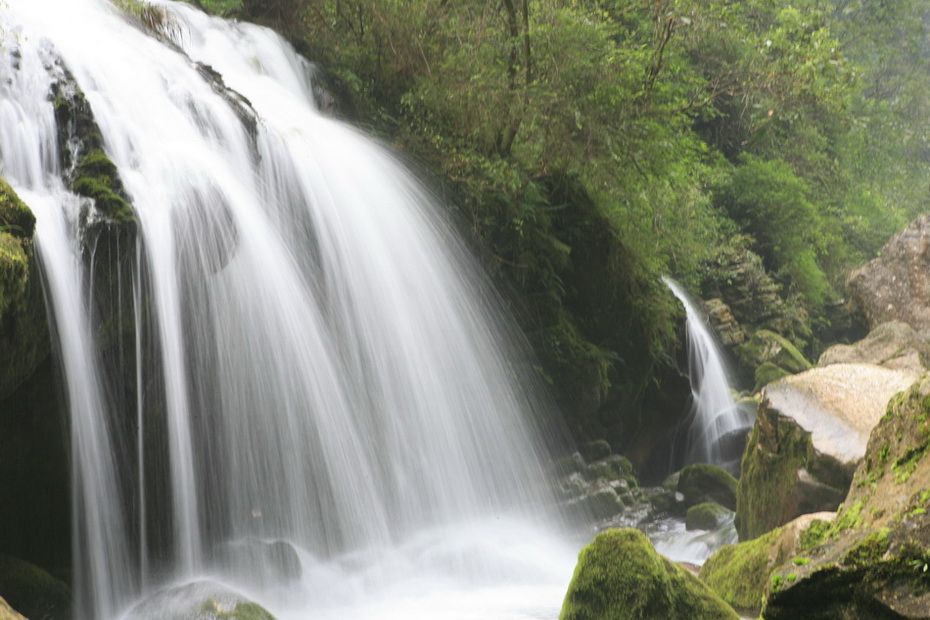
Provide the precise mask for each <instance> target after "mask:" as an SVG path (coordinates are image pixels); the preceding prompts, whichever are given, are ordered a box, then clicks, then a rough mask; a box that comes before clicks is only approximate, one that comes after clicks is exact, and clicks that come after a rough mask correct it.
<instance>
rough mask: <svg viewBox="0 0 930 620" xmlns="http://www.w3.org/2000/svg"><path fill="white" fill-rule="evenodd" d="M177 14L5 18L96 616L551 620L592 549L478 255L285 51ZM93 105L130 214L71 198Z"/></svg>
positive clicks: (87, 585)
mask: <svg viewBox="0 0 930 620" xmlns="http://www.w3.org/2000/svg"><path fill="white" fill-rule="evenodd" d="M158 6H164V7H166V10H167V18H168V19H169V20H170V24H171V26H170V31H171V33H173V35H175V36H174V37H173V38H174V41H173V42H166V41H164V40H160V39H159V38H158V37H154V36H152V35H151V34H146V33H144V32H142V31H141V30H140V29H138V28H134V27H132V26H130V25H129V24H128V23H127V21H126V20H125V18H123V17H122V16H121V15H120V14H119V12H118V11H117V10H115V9H114V8H113V6H112V5H110V4H109V3H108V2H106V1H105V0H7V1H6V2H4V3H3V4H2V5H0V33H2V36H3V48H2V50H0V51H2V54H3V61H2V63H0V165H2V171H0V173H2V174H3V175H4V176H5V177H6V178H8V180H9V181H10V182H11V183H12V184H13V186H14V187H15V188H16V189H17V191H18V192H20V194H21V195H22V196H23V198H24V199H25V200H26V202H27V203H28V204H30V205H31V206H32V208H33V210H34V211H35V213H36V217H37V220H38V223H37V239H38V241H37V246H38V254H39V257H40V260H41V263H42V266H43V271H44V273H45V274H46V281H47V289H48V291H49V300H50V306H51V313H52V315H53V316H52V320H53V321H54V322H55V324H56V332H57V333H58V334H59V346H58V348H59V352H60V355H61V359H62V365H63V367H64V371H65V373H64V374H65V378H66V382H67V393H68V396H69V407H70V409H71V427H72V432H71V441H72V458H73V470H74V474H73V489H74V491H73V492H74V508H75V525H74V540H75V567H74V574H75V579H76V591H77V612H76V617H81V618H104V619H108V618H114V617H118V616H120V615H121V614H122V613H123V612H124V610H126V609H128V608H130V607H131V606H132V605H133V604H134V601H136V600H138V599H140V598H141V597H144V596H146V595H147V594H150V593H152V592H154V591H156V590H158V589H159V588H162V587H164V586H166V585H168V584H172V583H179V582H190V581H194V580H198V579H201V578H202V577H203V576H204V575H210V576H211V578H213V579H216V580H222V581H224V582H225V583H227V584H229V583H232V584H235V587H236V588H238V589H239V590H240V591H245V592H247V593H248V594H249V595H250V596H252V597H253V598H255V599H256V600H258V601H259V602H261V603H262V604H264V605H266V606H267V607H268V608H269V609H270V610H271V611H272V612H274V613H275V614H276V615H278V617H280V618H288V617H293V618H306V617H308V616H312V617H333V618H352V617H358V618H369V617H379V618H390V617H398V618H400V617H403V618H411V617H423V618H440V617H447V618H468V617H475V618H479V617H480V618H489V617H490V618H493V617H501V618H503V617H506V618H532V617H549V616H553V615H554V613H555V610H557V609H558V606H559V604H560V602H561V597H562V595H563V593H564V588H565V586H566V584H567V582H568V578H569V577H570V573H571V570H572V567H573V565H574V552H573V550H571V549H569V548H566V547H563V546H562V545H561V544H560V543H558V542H557V540H556V539H555V538H554V537H553V536H552V535H550V534H548V533H546V529H545V528H544V526H543V525H542V524H541V523H538V522H536V521H532V520H529V519H527V517H526V515H527V514H528V513H530V512H531V511H535V512H537V513H538V512H541V508H540V506H541V505H543V504H544V503H546V502H547V501H549V500H548V498H547V497H546V493H545V492H544V491H543V490H542V489H543V487H544V485H543V484H542V483H541V480H542V475H541V472H540V470H539V466H538V457H537V455H536V453H535V449H534V442H535V438H534V432H533V431H532V430H531V429H530V428H529V427H528V426H527V423H526V422H525V420H524V418H525V417H526V415H527V414H528V413H529V412H531V411H532V409H533V408H534V407H535V405H534V404H533V403H532V402H531V400H532V399H531V398H530V397H529V395H528V394H526V393H524V392H523V391H522V390H521V389H520V388H519V387H517V385H518V384H517V382H516V381H514V380H513V378H516V377H517V376H518V374H519V373H518V371H517V369H516V367H515V366H514V365H513V363H512V362H510V361H508V359H507V358H506V357H504V356H503V355H502V354H501V352H500V351H499V345H498V343H499V342H502V341H506V340H507V334H506V333H504V330H503V329H501V328H499V327H496V326H495V324H494V323H492V322H491V321H489V319H488V318H487V317H488V316H489V310H490V309H492V308H493V306H494V304H493V299H492V298H491V297H490V296H489V295H487V294H486V293H485V287H484V285H483V283H482V281H481V280H480V278H479V277H477V276H476V275H475V271H474V269H473V267H472V265H471V264H470V262H469V260H468V258H467V257H466V256H465V255H464V254H463V253H462V251H461V249H459V246H458V244H457V243H456V241H455V239H454V238H453V237H452V236H451V235H450V234H449V232H448V230H447V226H446V225H445V224H444V223H443V222H442V220H441V218H438V217H437V215H436V214H435V213H434V212H433V209H432V207H431V205H430V202H429V200H428V197H427V196H426V195H424V193H423V191H422V190H421V189H420V188H419V187H418V185H417V184H416V183H415V182H414V181H413V180H412V179H411V178H410V176H409V174H408V173H407V172H405V171H404V170H403V169H402V167H400V166H399V165H398V164H397V163H395V162H394V161H393V160H392V159H391V157H390V156H388V155H387V154H386V153H385V152H384V151H383V150H382V149H381V148H379V147H377V146H375V145H373V144H372V143H371V142H370V141H368V140H366V139H365V138H364V137H363V136H361V135H359V134H358V133H357V132H355V131H353V130H352V129H349V128H347V127H345V126H343V125H341V124H339V123H337V122H334V121H332V120H330V119H327V118H325V117H324V116H322V115H321V114H320V113H319V112H318V111H317V110H316V109H315V108H314V105H313V98H312V90H311V89H312V84H311V81H310V79H309V75H310V70H309V67H308V66H307V65H306V63H305V61H303V60H302V59H300V58H299V57H298V56H297V55H296V54H295V53H294V52H293V51H292V50H291V49H290V48H289V47H288V46H287V45H285V44H284V43H283V42H282V41H281V40H280V39H279V38H278V37H277V36H276V35H274V34H273V33H271V32H270V31H268V30H265V29H261V28H258V27H255V26H250V25H245V24H234V23H228V22H225V21H222V20H218V19H214V18H209V17H207V16H205V15H203V14H201V13H199V12H197V11H195V10H194V9H192V8H190V7H188V6H186V5H177V4H173V3H164V4H162V3H159V4H158ZM162 39H164V37H162ZM208 65H209V66H210V67H212V69H209V68H208ZM220 76H221V77H220ZM75 91H80V92H81V93H83V95H82V97H85V98H86V102H87V106H88V107H89V109H90V110H92V112H93V119H94V120H95V121H96V125H97V127H95V128H92V131H98V130H99V140H100V142H101V145H102V147H103V149H104V150H105V151H106V153H107V154H108V155H109V157H110V158H111V159H112V161H113V162H114V163H115V164H116V168H117V170H118V173H119V177H120V178H121V181H122V184H123V185H124V187H125V195H126V196H127V197H129V198H131V202H132V207H133V219H132V221H131V222H129V223H127V222H125V221H122V222H121V223H114V222H113V220H112V217H110V219H108V217H107V216H105V215H104V214H101V213H96V212H95V211H94V210H93V209H92V208H91V204H90V203H89V201H88V200H87V199H85V198H82V197H80V196H78V195H76V194H75V193H73V192H72V191H71V190H73V189H74V185H75V183H74V182H73V176H74V172H75V162H74V161H70V162H63V161H62V160H63V159H66V158H65V157H63V156H62V155H61V153H62V152H65V151H67V152H69V153H71V154H72V156H73V157H72V159H77V158H78V157H80V156H82V155H87V151H88V150H89V148H90V147H89V146H88V144H87V139H86V138H82V137H81V135H80V134H79V132H78V130H79V129H80V127H75V125H80V123H76V122H71V123H70V125H69V126H67V127H65V126H62V115H61V110H60V109H59V108H60V107H61V106H62V105H63V104H62V100H63V99H66V98H67V97H66V95H68V93H70V95H71V96H72V98H71V99H70V101H71V104H72V105H73V104H74V101H75V99H74V93H75ZM72 121H73V119H72ZM85 125H86V123H85ZM84 129H85V130H86V129H87V128H86V127H84ZM82 139H83V140H84V142H82ZM69 175H70V176H69ZM69 179H70V182H69ZM120 217H121V218H123V219H125V218H126V214H122V215H121V216H120ZM281 541H286V544H285V543H282V542H281ZM282 545H283V546H282ZM243 550H245V552H243ZM269 550H271V551H269ZM272 551H273V552H272ZM282 557H283V558H284V560H286V561H284V560H282ZM268 558H273V559H275V558H276V560H275V561H274V562H270V566H269V565H266V564H269V563H268V562H265V560H267V559H268ZM296 558H299V560H300V561H299V565H302V567H303V568H302V570H298V571H297V574H294V571H292V570H291V571H285V572H287V576H288V579H290V580H291V581H290V582H288V583H289V585H288V583H285V582H287V580H286V579H284V578H282V576H281V574H280V573H275V572H274V570H282V567H284V568H287V567H289V566H290V567H292V563H291V562H290V560H291V559H296ZM269 571H272V572H269ZM197 592H199V591H197ZM140 609H145V608H144V607H143V608H140ZM139 613H141V612H139ZM151 613H152V614H154V615H151V614H150V615H151V617H159V616H158V614H159V613H162V614H163V613H165V612H164V611H161V612H159V611H154V612H151Z"/></svg>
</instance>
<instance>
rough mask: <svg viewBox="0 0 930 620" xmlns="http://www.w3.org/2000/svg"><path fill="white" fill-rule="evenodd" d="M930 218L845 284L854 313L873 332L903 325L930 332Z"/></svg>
mask: <svg viewBox="0 0 930 620" xmlns="http://www.w3.org/2000/svg"><path fill="white" fill-rule="evenodd" d="M928 267H930V215H924V216H921V217H920V218H918V219H916V220H914V221H913V222H911V224H910V225H909V226H908V227H907V228H906V229H904V230H903V231H901V232H900V233H898V234H897V235H895V236H894V237H892V238H891V240H889V241H888V243H887V244H885V246H884V247H883V248H882V251H881V256H879V257H878V258H875V259H873V260H872V261H870V262H869V263H868V264H866V265H865V266H863V267H861V268H859V269H857V270H855V271H854V272H852V274H851V275H850V276H849V278H848V280H847V281H846V289H847V291H848V293H849V304H850V310H851V312H852V313H853V314H854V315H855V316H856V317H858V319H859V320H860V321H861V322H862V323H864V324H865V325H867V326H868V328H869V329H874V328H876V327H878V326H879V325H881V324H882V323H887V322H889V321H903V322H905V323H907V324H908V325H910V326H911V327H913V328H914V329H916V330H921V329H926V328H930V268H928Z"/></svg>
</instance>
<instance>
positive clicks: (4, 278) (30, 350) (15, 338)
mask: <svg viewBox="0 0 930 620" xmlns="http://www.w3.org/2000/svg"><path fill="white" fill-rule="evenodd" d="M34 230H35V217H33V215H32V212H31V211H29V208H28V207H27V206H26V205H25V204H24V203H23V202H22V201H21V200H20V199H19V197H18V196H17V195H16V192H14V191H13V188H11V187H10V186H9V184H7V183H6V182H5V181H3V180H2V179H0V399H2V398H3V397H5V396H7V395H9V394H10V393H11V392H13V390H15V389H16V388H17V387H18V386H19V385H20V384H21V383H22V382H23V381H25V380H26V379H27V378H28V377H29V376H30V375H31V374H32V373H33V372H34V371H35V369H36V367H37V366H38V365H39V363H40V362H41V361H42V360H43V359H44V358H45V357H46V356H47V355H48V353H49V333H48V321H47V319H46V316H45V301H44V299H43V296H42V287H41V284H40V282H39V278H38V267H37V265H36V262H35V260H34V252H33V245H32V234H33V232H34Z"/></svg>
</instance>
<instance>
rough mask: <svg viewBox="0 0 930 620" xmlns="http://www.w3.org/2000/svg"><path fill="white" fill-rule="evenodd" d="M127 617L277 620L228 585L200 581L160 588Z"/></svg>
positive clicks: (131, 619) (137, 619)
mask: <svg viewBox="0 0 930 620" xmlns="http://www.w3.org/2000/svg"><path fill="white" fill-rule="evenodd" d="M125 620H275V617H274V616H273V615H271V613H269V612H268V610H266V609H265V608H264V607H262V606H261V605H258V604H257V603H255V602H253V601H250V600H248V599H246V598H245V597H243V596H242V595H241V594H238V593H236V592H234V591H232V590H230V589H228V588H226V587H224V586H221V585H219V584H216V583H213V582H209V581H199V582H195V583H190V584H187V585H183V586H172V587H168V588H165V589H163V590H160V591H158V592H156V593H154V594H152V595H151V596H149V597H148V598H147V599H146V600H144V601H143V602H141V603H139V604H138V605H137V606H136V607H134V608H133V609H132V610H131V611H130V612H129V613H128V614H126V616H125Z"/></svg>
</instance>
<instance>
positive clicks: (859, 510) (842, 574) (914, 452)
mask: <svg viewBox="0 0 930 620" xmlns="http://www.w3.org/2000/svg"><path fill="white" fill-rule="evenodd" d="M928 454H930V375H928V376H924V377H923V378H922V379H921V380H920V382H918V383H915V384H914V386H912V387H911V389H909V390H908V391H907V392H906V393H904V394H901V395H898V396H896V397H895V398H894V399H892V401H891V402H890V403H889V406H888V410H887V414H886V415H885V416H884V417H883V418H882V420H881V422H880V423H879V424H878V426H877V427H876V428H875V430H874V431H873V432H872V435H871V437H870V439H869V445H868V451H867V453H866V457H865V459H864V460H863V462H862V463H861V465H860V466H859V467H858V469H857V470H856V474H855V479H854V481H853V484H852V486H851V488H850V491H849V495H848V496H847V497H846V500H845V502H844V503H843V507H842V509H841V510H840V512H839V513H838V514H837V516H836V518H835V519H834V520H833V521H832V522H831V523H830V524H829V525H828V526H827V527H824V524H819V526H818V527H816V528H815V527H813V526H812V527H811V528H809V530H808V531H807V532H805V534H806V535H807V538H808V540H809V542H811V541H812V542H813V543H814V544H812V545H810V549H809V550H808V551H806V552H805V554H804V561H803V562H790V563H786V564H785V565H783V566H782V567H781V568H780V569H779V570H778V571H777V572H776V574H775V575H774V576H773V578H772V580H771V582H770V591H769V592H768V600H767V603H766V606H765V610H764V616H765V618H766V620H781V619H785V618H792V619H793V618H798V617H804V618H831V619H832V618H837V619H839V618H927V617H930V587H928V574H930V458H928Z"/></svg>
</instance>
